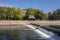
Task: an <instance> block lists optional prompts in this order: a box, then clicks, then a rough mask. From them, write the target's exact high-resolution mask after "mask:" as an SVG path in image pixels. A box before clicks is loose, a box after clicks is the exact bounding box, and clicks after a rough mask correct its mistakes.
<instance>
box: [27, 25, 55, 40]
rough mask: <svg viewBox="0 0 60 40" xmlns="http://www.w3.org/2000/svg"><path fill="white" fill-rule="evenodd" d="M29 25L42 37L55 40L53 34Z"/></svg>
mask: <svg viewBox="0 0 60 40" xmlns="http://www.w3.org/2000/svg"><path fill="white" fill-rule="evenodd" d="M27 27H29V28H31V29H33V31H34V32H36V33H37V34H39V35H40V36H41V37H42V38H44V39H46V40H55V39H54V38H52V37H51V36H49V35H47V34H45V33H43V32H42V31H40V30H38V29H36V28H34V27H33V26H32V25H27Z"/></svg>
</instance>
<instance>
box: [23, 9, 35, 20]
mask: <svg viewBox="0 0 60 40" xmlns="http://www.w3.org/2000/svg"><path fill="white" fill-rule="evenodd" d="M26 12H27V10H26V9H23V10H22V15H23V17H24V16H25V15H26ZM28 20H35V17H34V16H29V18H28Z"/></svg>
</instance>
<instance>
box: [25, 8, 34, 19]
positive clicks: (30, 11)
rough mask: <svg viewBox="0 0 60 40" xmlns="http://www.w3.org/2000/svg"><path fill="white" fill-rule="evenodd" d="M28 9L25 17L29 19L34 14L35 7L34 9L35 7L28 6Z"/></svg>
mask: <svg viewBox="0 0 60 40" xmlns="http://www.w3.org/2000/svg"><path fill="white" fill-rule="evenodd" d="M26 10H27V12H26V15H25V17H24V19H28V18H29V16H34V13H35V9H33V8H28V9H26Z"/></svg>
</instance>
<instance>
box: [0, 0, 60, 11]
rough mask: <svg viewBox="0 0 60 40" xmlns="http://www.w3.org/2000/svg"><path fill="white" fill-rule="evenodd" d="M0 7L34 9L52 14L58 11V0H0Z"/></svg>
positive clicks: (59, 5)
mask: <svg viewBox="0 0 60 40" xmlns="http://www.w3.org/2000/svg"><path fill="white" fill-rule="evenodd" d="M0 6H8V7H17V8H21V9H26V8H36V9H39V10H43V11H44V12H52V11H55V10H56V9H60V0H0Z"/></svg>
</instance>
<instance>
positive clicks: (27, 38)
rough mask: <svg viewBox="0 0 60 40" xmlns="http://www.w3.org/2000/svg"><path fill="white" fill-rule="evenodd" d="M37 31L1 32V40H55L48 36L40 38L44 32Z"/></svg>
mask: <svg viewBox="0 0 60 40" xmlns="http://www.w3.org/2000/svg"><path fill="white" fill-rule="evenodd" d="M32 28H33V27H32ZM37 31H38V30H35V31H34V30H0V40H53V38H52V37H48V36H47V37H48V38H46V37H44V36H43V35H41V36H40V34H42V32H41V31H38V32H37ZM39 32H40V33H39ZM43 34H44V33H43ZM45 36H46V35H45ZM54 40H55V39H54Z"/></svg>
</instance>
